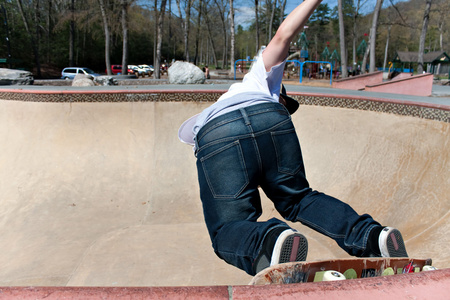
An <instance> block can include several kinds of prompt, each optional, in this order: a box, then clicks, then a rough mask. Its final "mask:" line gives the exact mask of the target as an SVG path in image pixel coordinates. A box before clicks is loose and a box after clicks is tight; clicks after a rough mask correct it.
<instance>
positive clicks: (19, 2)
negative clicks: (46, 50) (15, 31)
mask: <svg viewBox="0 0 450 300" xmlns="http://www.w3.org/2000/svg"><path fill="white" fill-rule="evenodd" d="M17 6H18V8H19V12H20V15H21V17H22V20H23V25H24V26H25V30H26V32H27V33H28V37H29V38H30V43H31V48H32V50H33V54H34V61H35V63H36V70H37V74H36V75H37V77H38V78H41V63H40V60H39V51H38V48H37V47H36V43H35V41H34V37H33V34H32V33H31V31H30V26H29V24H28V20H27V18H26V16H25V12H24V10H23V5H22V0H17Z"/></svg>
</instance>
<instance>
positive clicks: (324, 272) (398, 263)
mask: <svg viewBox="0 0 450 300" xmlns="http://www.w3.org/2000/svg"><path fill="white" fill-rule="evenodd" d="M435 269H436V268H434V267H433V266H432V260H431V259H414V258H407V257H404V258H348V259H333V260H323V261H314V262H304V261H302V262H289V263H284V264H279V265H275V266H272V267H269V268H267V269H264V270H262V271H261V272H259V273H258V274H256V275H255V276H254V277H253V279H252V281H251V282H250V285H261V284H288V283H301V282H320V281H334V280H348V279H355V278H366V277H377V276H388V275H395V274H404V273H416V272H422V271H432V270H435Z"/></svg>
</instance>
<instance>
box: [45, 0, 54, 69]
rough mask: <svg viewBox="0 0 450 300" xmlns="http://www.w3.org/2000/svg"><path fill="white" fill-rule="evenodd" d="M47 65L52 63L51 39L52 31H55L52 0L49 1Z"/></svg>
mask: <svg viewBox="0 0 450 300" xmlns="http://www.w3.org/2000/svg"><path fill="white" fill-rule="evenodd" d="M47 6H48V7H47V9H48V10H47V30H46V31H47V63H50V58H51V57H52V56H51V49H52V48H51V46H50V45H51V41H50V37H51V32H52V29H53V26H52V18H51V15H52V6H53V4H52V0H48V1H47Z"/></svg>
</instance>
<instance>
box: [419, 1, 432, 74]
mask: <svg viewBox="0 0 450 300" xmlns="http://www.w3.org/2000/svg"><path fill="white" fill-rule="evenodd" d="M431 2H432V0H426V4H425V13H424V15H423V23H422V32H421V33H420V40H419V57H418V60H417V62H418V65H417V73H419V74H422V73H423V54H424V52H425V38H426V36H427V29H428V22H429V21H430V10H431Z"/></svg>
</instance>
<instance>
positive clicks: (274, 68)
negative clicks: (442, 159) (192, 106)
mask: <svg viewBox="0 0 450 300" xmlns="http://www.w3.org/2000/svg"><path fill="white" fill-rule="evenodd" d="M320 2H321V0H305V1H303V2H302V3H301V4H300V5H299V6H297V7H296V8H295V9H294V10H293V11H292V12H291V13H290V14H289V15H288V16H287V17H286V19H285V20H284V21H283V23H282V24H281V25H280V27H279V29H278V31H277V33H276V34H275V36H274V37H273V39H272V40H271V42H270V43H269V44H268V46H267V47H266V48H264V49H263V50H262V51H260V53H259V54H258V57H257V60H256V62H254V64H253V66H252V68H251V70H250V72H249V73H248V74H247V75H246V76H245V77H244V79H243V81H242V82H241V83H235V84H233V85H232V86H231V87H230V88H229V90H228V91H227V93H225V94H224V95H222V96H221V97H220V98H219V99H218V101H217V102H216V103H214V104H213V105H211V106H210V107H208V108H206V109H205V110H204V111H203V112H202V113H200V114H199V115H196V116H194V117H192V118H190V119H189V120H187V121H185V122H184V123H183V125H182V126H181V127H180V130H179V138H180V140H181V141H183V142H185V143H188V144H191V145H193V146H194V151H195V155H196V157H197V171H198V181H199V185H200V197H201V200H202V204H203V212H204V217H205V222H206V225H207V228H208V231H209V235H210V238H211V241H212V245H213V248H214V251H215V253H216V254H217V255H218V256H219V257H220V258H221V259H223V260H225V261H226V262H228V263H229V264H232V265H234V266H236V267H238V268H240V269H242V270H244V271H245V272H247V273H248V274H250V275H254V274H256V273H257V272H259V271H260V270H262V269H264V268H267V267H268V266H270V265H275V264H278V263H282V262H287V261H302V260H305V259H306V255H307V251H308V243H307V240H306V238H305V237H304V236H303V235H302V234H300V233H299V232H297V231H295V230H294V229H291V228H290V227H289V226H288V225H287V224H286V223H285V222H283V221H281V220H278V219H275V218H274V219H271V220H269V221H266V222H257V219H258V218H259V217H260V215H261V213H262V208H261V201H260V196H259V191H258V187H261V188H262V190H263V191H264V193H265V194H266V195H267V196H268V197H269V199H271V201H273V203H274V206H275V208H276V209H277V211H278V212H279V213H280V214H281V216H283V218H284V219H286V220H288V221H293V222H301V223H302V224H304V225H306V226H308V227H310V228H312V229H314V230H316V231H318V232H320V233H322V234H324V235H326V236H328V237H330V238H332V239H334V240H335V241H336V242H337V243H338V245H339V246H340V247H341V248H342V249H344V250H345V251H346V252H347V253H349V254H350V255H354V256H358V257H363V256H389V257H393V256H407V253H406V249H405V246H404V243H403V239H402V236H401V234H400V232H399V231H398V230H397V229H394V228H390V227H382V226H381V225H380V224H379V223H378V222H376V221H375V220H374V219H373V218H372V217H371V216H369V215H367V214H364V215H358V214H357V213H356V212H355V211H354V210H353V209H352V208H351V207H350V206H349V205H347V204H346V203H344V202H342V201H340V200H338V199H336V198H333V197H331V196H328V195H325V194H323V193H320V192H317V191H314V190H312V189H311V188H310V187H309V184H308V181H307V179H306V177H305V170H304V166H303V158H302V154H301V150H300V145H299V141H298V138H297V135H296V133H295V129H294V126H293V124H292V122H291V116H290V114H292V113H294V112H295V110H296V109H297V107H298V103H297V102H296V101H295V100H294V99H292V98H289V97H287V96H286V95H283V94H281V96H280V90H281V81H282V75H283V70H284V65H285V62H286V58H287V54H288V50H289V45H290V42H291V41H292V40H293V39H294V37H295V36H296V35H297V34H298V33H299V32H300V30H302V29H303V26H304V25H305V23H306V21H307V19H308V18H309V16H310V15H311V14H312V13H313V11H314V10H315V9H316V8H317V6H318V5H319V4H320ZM281 103H283V104H285V105H282V104H281Z"/></svg>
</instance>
